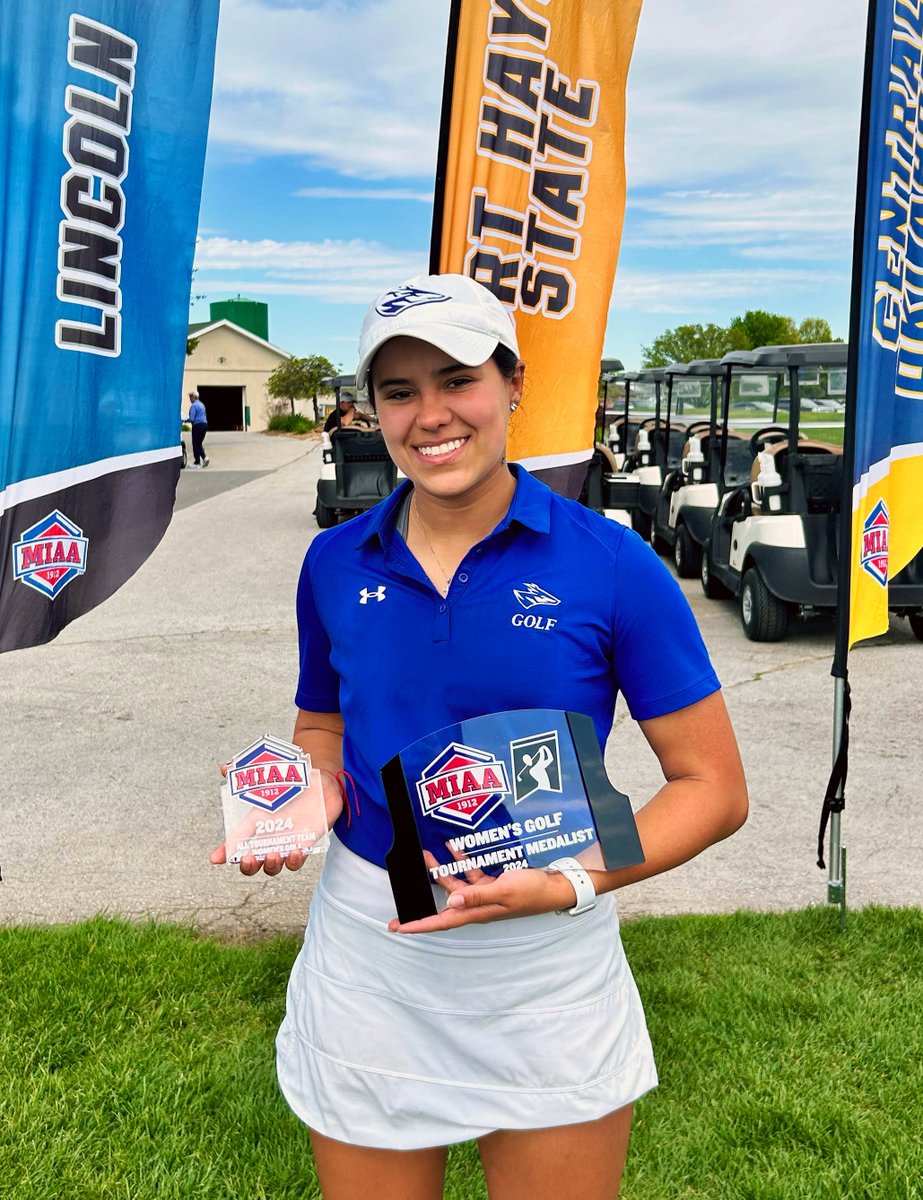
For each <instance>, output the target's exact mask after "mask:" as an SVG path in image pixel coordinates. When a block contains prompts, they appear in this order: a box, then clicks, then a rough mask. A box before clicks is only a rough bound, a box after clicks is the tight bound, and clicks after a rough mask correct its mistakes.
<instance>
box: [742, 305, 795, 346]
mask: <svg viewBox="0 0 923 1200" xmlns="http://www.w3.org/2000/svg"><path fill="white" fill-rule="evenodd" d="M728 328H729V329H730V330H734V331H735V332H736V333H737V334H738V335H740V336H741V337H742V338H743V339H744V341H743V345H742V347H741V349H744V350H755V349H756V347H757V346H791V345H793V344H794V343H795V342H798V341H799V340H800V339H799V337H798V327H797V325H796V324H795V322H794V321H793V320H792V318H791V317H783V316H781V315H780V314H779V313H771V312H765V311H764V310H763V309H761V308H751V309H748V310H747V311H746V312H745V313H744V315H743V316H742V317H735V318H734V319H733V321H731V324H730V325H729V326H728Z"/></svg>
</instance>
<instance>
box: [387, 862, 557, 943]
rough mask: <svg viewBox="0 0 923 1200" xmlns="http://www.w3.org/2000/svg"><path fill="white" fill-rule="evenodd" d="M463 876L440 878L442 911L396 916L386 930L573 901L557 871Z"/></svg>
mask: <svg viewBox="0 0 923 1200" xmlns="http://www.w3.org/2000/svg"><path fill="white" fill-rule="evenodd" d="M424 858H425V859H426V865H427V866H428V867H435V866H436V865H437V863H436V860H435V858H433V856H432V855H431V854H429V852H428V851H424ZM466 879H467V882H465V881H463V880H461V879H458V878H454V877H452V876H447V877H445V878H440V879H439V883H440V884H441V885H442V887H444V888H445V890H446V891H447V892H448V893H449V899H448V903H447V905H446V907H445V908H444V909H443V910H442V912H439V913H436V915H435V916H434V917H424V918H423V920H422V921H407V922H406V923H405V924H403V925H402V924H401V923H400V922H399V921H398V919H397V918H396V917H395V918H394V920H393V921H389V922H388V929H389V930H390V931H391V932H392V933H435V932H437V931H438V930H440V929H457V928H458V927H459V926H460V925H484V924H486V923H487V922H488V921H504V920H507V919H508V918H510V917H531V916H535V915H536V914H538V913H548V912H557V911H558V909H562V908H565V909H566V908H572V907H573V905H574V903H575V898H574V889H573V887H572V885H571V884H570V883H569V881H568V879H567V877H566V876H565V875H560V874H558V873H557V872H554V873H551V874H549V873H548V872H547V871H541V870H538V869H536V868H534V867H525V868H521V869H518V870H515V871H504V872H503V874H502V875H497V876H493V875H485V873H484V872H483V871H477V870H475V871H468V872H467V875H466Z"/></svg>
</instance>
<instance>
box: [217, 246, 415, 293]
mask: <svg viewBox="0 0 923 1200" xmlns="http://www.w3.org/2000/svg"><path fill="white" fill-rule="evenodd" d="M195 265H196V268H197V274H196V288H197V289H200V290H202V291H206V290H208V289H209V288H211V289H212V290H213V291H219V290H220V291H222V292H224V291H227V292H233V291H238V292H245V291H249V292H254V291H257V292H260V293H263V294H265V295H274V296H313V297H316V298H319V299H323V300H324V301H326V302H332V303H341V304H355V303H363V304H367V303H368V302H369V301H370V300H371V299H373V298H374V296H375V295H377V293H379V292H381V291H383V290H384V289H385V288H387V287H392V286H393V285H394V281H395V280H396V279H410V278H411V277H412V276H414V275H419V274H423V273H425V272H426V270H427V263H426V256H425V254H422V253H420V252H419V251H404V250H394V249H391V248H389V247H387V246H382V245H380V244H379V243H377V242H369V241H363V240H361V239H359V238H355V239H352V240H350V241H335V240H332V239H331V240H326V241H322V242H277V241H271V240H269V239H263V240H262V241H246V240H234V239H231V238H201V239H200V240H199V242H198V243H197V245H196V260H195ZM223 272H234V274H233V276H231V277H230V278H227V277H226V276H225V275H224V274H222V273H223Z"/></svg>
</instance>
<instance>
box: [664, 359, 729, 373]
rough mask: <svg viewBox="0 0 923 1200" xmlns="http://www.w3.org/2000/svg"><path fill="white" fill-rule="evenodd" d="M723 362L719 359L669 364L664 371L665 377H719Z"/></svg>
mask: <svg viewBox="0 0 923 1200" xmlns="http://www.w3.org/2000/svg"><path fill="white" fill-rule="evenodd" d="M723 361H724V360H723V359H720V358H694V359H693V360H692V362H687V363H671V364H670V366H669V367H664V371H665V373H666V374H667V375H720V374H721V364H722V362H723Z"/></svg>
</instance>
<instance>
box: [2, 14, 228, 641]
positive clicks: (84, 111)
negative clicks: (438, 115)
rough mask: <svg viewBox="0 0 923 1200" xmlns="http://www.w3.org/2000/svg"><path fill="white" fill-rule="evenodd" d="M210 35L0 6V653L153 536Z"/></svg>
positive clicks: (170, 437)
mask: <svg viewBox="0 0 923 1200" xmlns="http://www.w3.org/2000/svg"><path fill="white" fill-rule="evenodd" d="M75 8H76V9H77V11H75ZM217 21H218V0H170V2H169V3H165V2H154V0H83V2H81V0H67V2H66V3H65V0H42V3H41V4H4V5H0V650H9V649H15V648H17V647H21V646H27V645H32V644H35V643H37V642H43V641H47V640H49V639H50V638H52V637H54V636H55V635H56V634H57V633H58V632H60V630H61V629H62V628H63V626H64V625H65V624H66V623H67V622H68V621H70V620H73V619H74V618H75V617H77V616H79V615H80V614H81V613H83V612H86V611H87V610H88V609H90V608H92V607H94V606H95V605H96V604H99V603H100V602H101V601H102V600H104V599H106V597H107V596H109V595H111V594H112V592H114V591H115V590H116V589H117V588H118V587H120V586H121V584H122V583H124V582H125V580H126V579H127V578H129V576H130V575H131V574H132V573H133V572H134V571H135V570H137V568H138V567H139V566H140V565H141V563H142V562H143V561H144V560H145V558H147V556H148V555H149V554H150V553H151V551H152V550H153V549H154V547H155V546H156V545H157V543H158V542H159V540H160V538H161V537H162V536H163V533H164V530H165V529H166V527H167V525H168V524H169V521H170V517H171V514H172V507H173V499H174V495H175V490H176V482H177V479H178V477H179V470H180V457H179V456H180V404H181V391H182V374H183V366H184V359H185V346H186V332H187V324H188V316H189V292H190V281H191V272H192V259H193V250H194V244H195V235H196V227H197V222H198V212H199V200H200V195H201V185H202V171H203V166H204V157H205V138H206V131H207V126H208V115H209V108H210V103H211V90H212V76H213V68H214V48H215V37H216V31H217Z"/></svg>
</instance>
